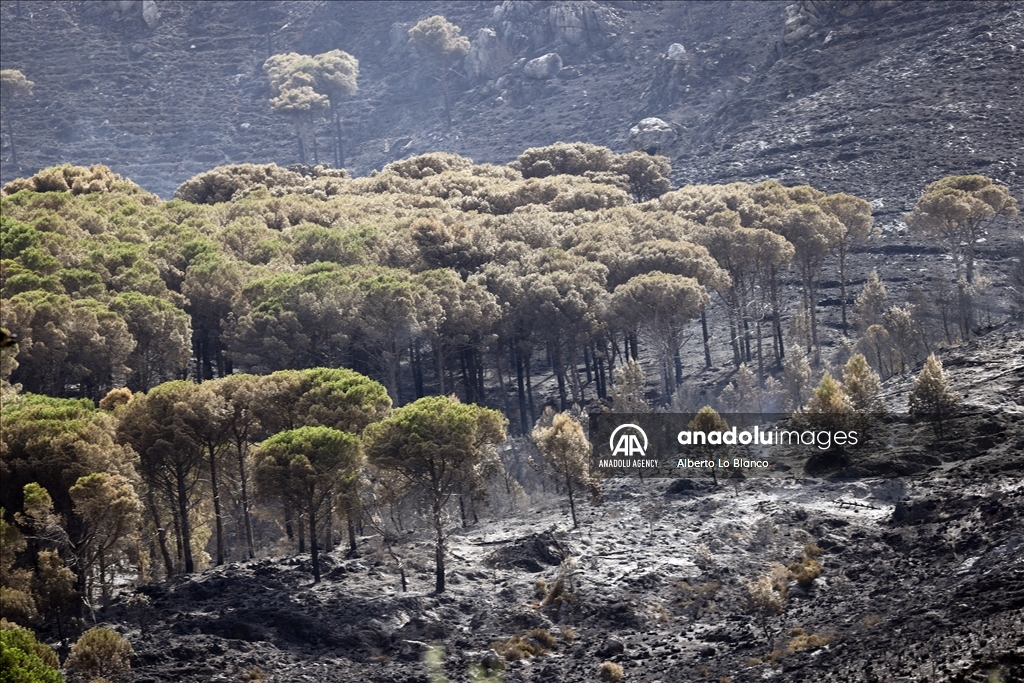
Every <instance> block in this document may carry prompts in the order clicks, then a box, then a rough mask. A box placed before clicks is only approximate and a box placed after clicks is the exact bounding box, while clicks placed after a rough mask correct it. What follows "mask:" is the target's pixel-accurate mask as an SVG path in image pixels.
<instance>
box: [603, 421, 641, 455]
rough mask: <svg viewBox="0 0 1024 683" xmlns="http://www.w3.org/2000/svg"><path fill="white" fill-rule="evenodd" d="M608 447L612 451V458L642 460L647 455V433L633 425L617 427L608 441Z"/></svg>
mask: <svg viewBox="0 0 1024 683" xmlns="http://www.w3.org/2000/svg"><path fill="white" fill-rule="evenodd" d="M620 432H621V433H620ZM641 439H643V445H641V443H640V440H641ZM608 447H609V448H611V449H612V455H613V456H616V455H621V456H623V457H626V458H642V457H644V455H646V453H647V433H646V432H644V430H642V429H640V427H638V426H636V425H635V424H624V425H619V426H618V427H616V428H615V431H613V432H612V436H611V438H610V439H608Z"/></svg>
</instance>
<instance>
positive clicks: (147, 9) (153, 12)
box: [142, 0, 160, 29]
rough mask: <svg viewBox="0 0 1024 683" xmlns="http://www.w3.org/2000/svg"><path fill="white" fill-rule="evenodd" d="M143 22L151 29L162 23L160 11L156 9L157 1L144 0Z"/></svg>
mask: <svg viewBox="0 0 1024 683" xmlns="http://www.w3.org/2000/svg"><path fill="white" fill-rule="evenodd" d="M142 20H143V21H145V22H146V26H148V27H149V28H150V29H154V28H156V26H157V24H159V23H160V10H158V9H157V8H156V0H142Z"/></svg>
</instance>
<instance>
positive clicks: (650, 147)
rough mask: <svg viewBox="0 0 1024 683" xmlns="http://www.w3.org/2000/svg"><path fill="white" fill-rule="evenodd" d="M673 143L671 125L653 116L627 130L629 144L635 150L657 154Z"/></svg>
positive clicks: (673, 130)
mask: <svg viewBox="0 0 1024 683" xmlns="http://www.w3.org/2000/svg"><path fill="white" fill-rule="evenodd" d="M675 141H676V131H675V129H674V128H673V127H672V124H670V123H668V122H667V121H663V120H661V119H659V118H655V117H653V116H652V117H650V118H646V119H643V120H642V121H640V123H638V124H636V125H635V126H633V127H632V128H630V129H629V144H630V145H631V146H632V147H633V149H635V150H641V151H645V152H649V153H652V154H654V153H659V152H661V151H663V150H666V149H668V148H669V147H671V146H672V145H673V144H675Z"/></svg>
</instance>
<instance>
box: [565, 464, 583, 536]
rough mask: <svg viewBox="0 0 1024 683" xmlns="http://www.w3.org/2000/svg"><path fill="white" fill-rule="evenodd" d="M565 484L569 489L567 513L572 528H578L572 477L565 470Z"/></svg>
mask: <svg viewBox="0 0 1024 683" xmlns="http://www.w3.org/2000/svg"><path fill="white" fill-rule="evenodd" d="M565 486H566V488H567V489H569V513H570V514H571V515H572V528H573V529H579V528H580V523H579V520H577V519H576V499H575V498H574V497H573V490H572V477H571V476H569V473H568V472H567V473H566V475H565Z"/></svg>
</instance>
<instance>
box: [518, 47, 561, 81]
mask: <svg viewBox="0 0 1024 683" xmlns="http://www.w3.org/2000/svg"><path fill="white" fill-rule="evenodd" d="M561 70H562V58H561V57H559V56H558V53H557V52H549V53H548V54H546V55H542V56H540V57H537V59H531V60H530V61H528V62H527V63H526V64H525V65H524V66H523V75H524V76H526V77H527V78H534V79H536V80H539V81H546V80H547V79H549V78H554V77H555V76H557V75H558V72H559V71H561Z"/></svg>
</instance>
